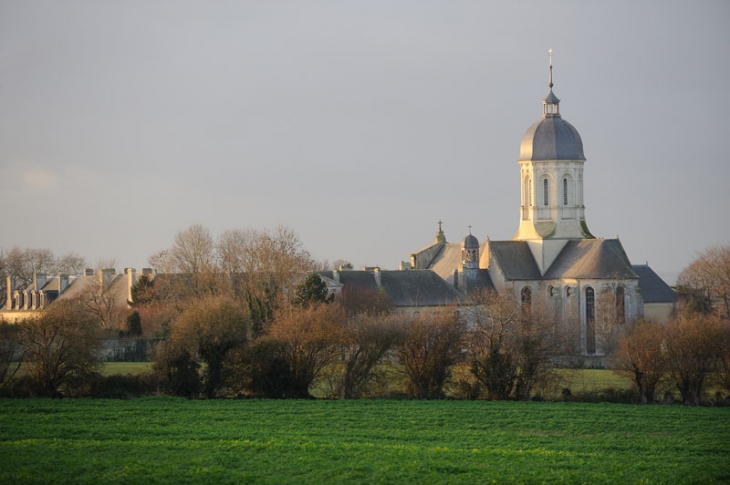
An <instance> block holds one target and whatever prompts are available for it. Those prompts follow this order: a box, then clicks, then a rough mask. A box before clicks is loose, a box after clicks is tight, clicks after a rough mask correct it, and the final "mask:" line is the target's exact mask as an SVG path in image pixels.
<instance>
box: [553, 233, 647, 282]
mask: <svg viewBox="0 0 730 485" xmlns="http://www.w3.org/2000/svg"><path fill="white" fill-rule="evenodd" d="M544 278H545V279H560V278H575V279H582V278H596V279H612V278H617V279H635V278H638V276H637V275H636V273H634V271H633V269H632V268H631V263H630V262H629V258H628V256H626V252H625V251H624V248H623V246H622V245H621V241H619V240H618V239H578V240H571V241H568V242H567V243H566V245H565V247H563V250H562V251H561V252H560V254H559V255H558V257H557V258H556V259H555V262H553V264H552V265H551V266H550V268H549V269H548V271H547V272H546V273H545V277H544Z"/></svg>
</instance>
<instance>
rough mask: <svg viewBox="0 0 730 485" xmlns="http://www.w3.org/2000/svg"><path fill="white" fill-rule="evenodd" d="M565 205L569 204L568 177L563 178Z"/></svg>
mask: <svg viewBox="0 0 730 485" xmlns="http://www.w3.org/2000/svg"><path fill="white" fill-rule="evenodd" d="M563 205H568V179H567V178H564V179H563Z"/></svg>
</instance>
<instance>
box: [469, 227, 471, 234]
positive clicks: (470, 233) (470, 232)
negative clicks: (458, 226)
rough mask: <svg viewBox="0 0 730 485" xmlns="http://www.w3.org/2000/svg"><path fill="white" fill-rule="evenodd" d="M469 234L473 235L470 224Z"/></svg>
mask: <svg viewBox="0 0 730 485" xmlns="http://www.w3.org/2000/svg"><path fill="white" fill-rule="evenodd" d="M469 235H470V236H471V226H469Z"/></svg>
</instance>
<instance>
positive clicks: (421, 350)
mask: <svg viewBox="0 0 730 485" xmlns="http://www.w3.org/2000/svg"><path fill="white" fill-rule="evenodd" d="M464 332H465V325H464V323H462V321H461V320H460V319H459V318H458V317H457V316H456V314H455V312H454V309H446V310H442V311H439V312H437V313H433V314H419V315H416V316H415V317H413V319H412V320H410V321H408V322H406V324H405V337H404V339H403V340H402V341H401V342H400V344H399V345H398V348H397V353H398V358H399V360H400V362H401V364H402V365H403V369H404V372H405V374H406V376H407V377H408V394H409V395H410V396H412V397H416V398H418V399H440V398H443V397H444V391H443V389H444V385H445V384H446V381H447V379H448V378H449V375H450V367H451V366H452V365H453V364H455V363H456V361H457V359H458V357H459V355H460V353H461V350H462V347H463V337H464Z"/></svg>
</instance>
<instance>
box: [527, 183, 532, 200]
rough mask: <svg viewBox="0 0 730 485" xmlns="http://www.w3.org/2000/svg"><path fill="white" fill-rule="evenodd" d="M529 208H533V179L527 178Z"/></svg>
mask: <svg viewBox="0 0 730 485" xmlns="http://www.w3.org/2000/svg"><path fill="white" fill-rule="evenodd" d="M527 206H528V207H530V206H532V179H531V178H529V177H528V178H527Z"/></svg>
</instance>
